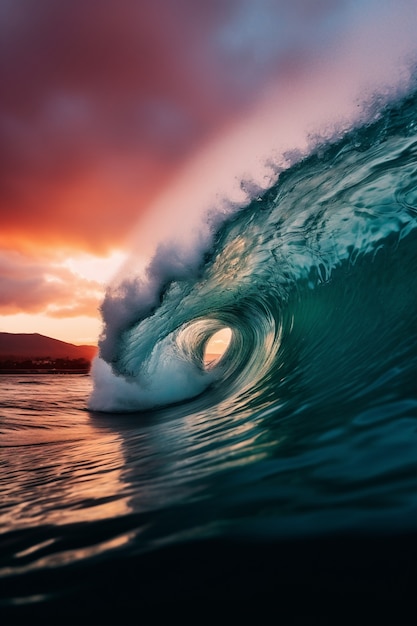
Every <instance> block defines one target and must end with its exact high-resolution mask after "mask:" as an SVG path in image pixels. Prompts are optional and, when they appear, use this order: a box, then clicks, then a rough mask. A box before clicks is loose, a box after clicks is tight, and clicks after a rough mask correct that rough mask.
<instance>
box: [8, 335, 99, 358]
mask: <svg viewBox="0 0 417 626" xmlns="http://www.w3.org/2000/svg"><path fill="white" fill-rule="evenodd" d="M96 353H97V348H96V347H95V346H76V345H74V344H73V343H67V342H66V341H59V339H52V338H51V337H46V336H45V335H39V334H38V333H0V359H2V360H6V359H9V358H14V359H17V360H23V359H36V358H40V359H44V358H47V357H49V358H50V359H87V360H88V361H91V360H92V359H93V357H94V356H95V354H96Z"/></svg>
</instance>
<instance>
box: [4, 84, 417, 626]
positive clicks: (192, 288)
mask: <svg viewBox="0 0 417 626" xmlns="http://www.w3.org/2000/svg"><path fill="white" fill-rule="evenodd" d="M416 105H417V100H416V95H415V94H410V95H408V96H407V98H405V99H403V100H402V101H401V102H397V103H395V104H391V105H389V106H388V105H387V106H386V107H385V108H384V109H382V110H381V111H380V112H379V114H378V116H377V118H376V119H375V118H374V119H373V120H372V121H371V122H368V123H366V124H364V125H363V126H361V127H360V128H357V129H354V130H353V131H351V132H350V133H346V134H344V135H343V136H342V137H341V138H339V139H338V140H337V141H334V142H331V143H329V142H328V143H324V144H320V145H318V146H317V145H316V147H315V148H314V149H313V150H312V152H311V154H310V155H309V156H307V157H305V158H303V159H301V160H298V161H297V162H294V163H293V165H292V166H291V167H289V168H288V169H286V170H285V171H282V172H281V173H280V175H279V177H278V180H277V182H276V183H275V184H274V185H273V186H272V187H271V188H270V189H268V190H267V191H266V192H262V193H260V194H259V195H258V196H256V197H254V198H253V200H252V202H251V203H250V205H249V206H247V207H245V208H242V209H241V210H238V211H236V212H235V213H234V214H233V216H232V217H230V218H229V219H228V220H227V221H225V222H223V224H221V225H218V226H216V229H214V226H213V239H212V245H211V247H210V249H206V250H204V251H201V254H200V255H199V256H198V260H197V261H195V262H194V264H192V265H190V266H189V267H187V268H184V266H183V265H182V266H181V271H179V269H178V267H179V266H178V264H175V262H174V261H175V259H174V260H173V261H172V263H171V262H170V259H169V258H168V259H166V263H165V265H164V267H161V263H160V261H161V259H160V258H158V257H157V258H156V259H154V261H153V265H152V266H151V267H150V270H149V272H148V278H149V279H150V280H152V281H153V282H152V284H153V286H154V287H155V291H154V297H153V298H149V297H147V300H146V302H145V300H144V298H142V294H141V286H142V287H143V283H141V282H140V281H133V282H129V281H126V282H125V283H124V284H123V285H122V286H121V287H120V286H119V287H118V289H116V290H113V291H111V290H110V291H109V293H108V295H107V298H106V300H105V302H104V304H103V317H104V321H105V324H106V326H105V332H104V335H103V337H102V340H101V354H102V360H101V361H99V362H98V363H96V364H95V366H94V372H93V378H90V377H85V376H77V375H74V376H49V377H48V376H36V377H35V378H30V377H27V376H25V377H15V376H2V377H1V378H0V389H1V396H0V398H1V400H0V410H1V416H2V422H1V465H2V474H1V490H2V499H1V509H0V513H1V531H2V538H1V548H2V551H1V569H0V576H1V581H2V586H1V588H2V591H1V597H2V609H3V610H4V611H5V615H6V620H7V621H11V622H16V623H17V622H19V623H27V620H28V618H29V617H30V619H31V621H32V622H33V623H74V622H77V623H83V622H85V623H118V622H119V619H118V617H119V618H120V623H138V622H139V623H140V622H141V621H143V622H144V623H174V622H175V623H180V622H181V623H277V622H278V623H279V622H280V621H282V623H293V621H294V620H295V621H296V620H297V619H300V620H301V621H303V623H305V622H306V621H308V620H309V615H310V613H309V608H308V607H315V615H321V618H322V622H327V623H368V624H370V623H412V619H411V608H412V604H413V601H412V596H413V594H412V588H413V587H414V585H413V580H414V576H415V546H416V541H415V536H416V520H417V489H416V487H417V478H416V477H417V384H416V380H417V299H416V293H417V273H416V267H417V228H416V226H417V106H416ZM213 224H214V222H213ZM167 268H168V269H167ZM148 295H149V294H148ZM223 327H228V328H230V329H231V331H232V340H231V343H230V345H229V348H228V350H227V351H226V353H225V355H224V356H223V358H222V359H221V360H220V361H219V362H218V363H217V364H216V365H214V366H213V367H211V368H206V367H205V366H204V363H203V354H204V349H205V346H206V344H207V342H208V340H209V338H210V336H211V335H212V334H213V333H215V332H216V331H217V330H219V329H221V328H223ZM93 385H94V388H93ZM89 398H90V399H89ZM360 606H361V607H362V608H361V609H359V607H360ZM222 607H223V608H222ZM274 610H276V613H274ZM311 610H313V609H311ZM271 615H274V617H273V618H271ZM309 623H310V622H309Z"/></svg>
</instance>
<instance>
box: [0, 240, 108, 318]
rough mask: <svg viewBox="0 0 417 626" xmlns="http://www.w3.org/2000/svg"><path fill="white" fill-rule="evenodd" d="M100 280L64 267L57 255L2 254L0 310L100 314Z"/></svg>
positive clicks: (71, 314)
mask: <svg viewBox="0 0 417 626" xmlns="http://www.w3.org/2000/svg"><path fill="white" fill-rule="evenodd" d="M103 291H104V287H103V285H102V284H101V283H99V282H96V281H92V280H87V279H85V278H82V277H81V276H79V275H77V274H76V273H74V272H71V271H70V270H69V269H67V268H65V267H62V266H60V265H59V263H58V259H56V260H55V262H54V263H53V262H52V263H51V258H50V257H48V258H46V259H42V258H39V257H38V256H37V258H36V259H34V258H33V257H31V256H28V255H24V254H22V253H19V252H9V253H8V254H7V255H5V254H3V253H2V254H0V314H1V315H14V314H16V313H44V314H46V315H48V316H51V317H61V318H62V317H76V316H80V315H87V316H91V317H97V310H98V306H99V304H100V301H101V299H102V297H103Z"/></svg>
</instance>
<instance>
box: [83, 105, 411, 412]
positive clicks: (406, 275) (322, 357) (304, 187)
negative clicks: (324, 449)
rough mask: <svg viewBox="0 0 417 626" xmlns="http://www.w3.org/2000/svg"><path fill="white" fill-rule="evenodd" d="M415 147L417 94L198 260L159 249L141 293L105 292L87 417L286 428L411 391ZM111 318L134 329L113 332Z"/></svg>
mask: <svg viewBox="0 0 417 626" xmlns="http://www.w3.org/2000/svg"><path fill="white" fill-rule="evenodd" d="M416 133H417V126H416V96H415V94H414V95H411V96H408V97H407V98H405V99H404V100H403V101H402V102H401V103H400V104H398V103H397V104H396V105H391V106H387V107H386V108H385V110H383V111H382V113H380V114H379V115H378V119H377V120H376V121H373V122H372V123H368V124H365V125H364V126H362V127H361V128H358V129H355V130H353V131H351V132H349V133H347V134H346V135H345V136H344V137H343V138H342V139H339V140H338V141H337V142H334V143H328V144H322V145H320V146H319V147H318V148H316V149H315V150H314V151H313V153H312V154H311V155H310V156H309V157H307V158H304V159H303V160H301V161H300V162H298V163H296V164H295V165H293V166H292V167H290V168H289V169H288V170H286V171H284V172H282V173H281V174H280V176H279V179H278V182H277V183H276V184H274V185H273V186H272V187H271V188H270V189H269V190H267V191H266V192H265V193H263V194H262V195H259V196H258V197H255V198H254V199H253V200H252V202H251V203H250V204H249V206H247V207H245V208H243V209H241V210H240V211H238V212H236V213H235V214H234V215H233V216H232V217H231V218H229V219H228V220H227V221H226V222H225V223H223V225H222V226H221V227H220V228H219V229H218V230H217V232H214V238H213V241H212V245H211V250H210V251H209V252H207V251H206V253H205V256H204V258H203V259H202V258H201V257H200V256H198V255H194V257H193V258H192V260H191V261H190V255H189V254H188V256H187V255H184V258H180V253H179V252H178V250H175V249H169V248H168V247H165V248H162V249H161V250H159V251H158V253H157V254H156V255H155V257H154V259H153V261H152V262H151V264H150V266H149V267H148V269H147V280H148V282H147V283H145V282H143V281H140V280H137V279H135V280H130V281H128V280H126V281H125V283H123V284H122V287H120V286H119V287H118V288H117V290H113V291H109V293H108V295H107V298H106V301H105V302H104V304H103V316H104V321H105V323H106V327H105V333H104V335H103V338H102V341H101V356H102V357H104V360H106V361H108V362H109V363H110V364H111V369H110V367H109V366H108V364H107V363H105V362H104V360H99V362H98V363H96V364H95V372H94V375H95V392H94V393H93V396H92V399H91V407H92V408H95V409H98V410H112V411H126V410H128V411H129V410H130V411H136V410H141V409H145V408H148V407H154V406H162V405H167V404H170V403H173V402H180V401H183V400H185V399H188V398H192V397H195V396H197V395H199V394H200V396H199V399H198V405H199V407H200V408H201V409H204V408H208V407H211V406H213V405H218V404H219V403H221V410H222V411H226V412H228V413H233V414H234V415H239V414H240V413H243V414H246V413H247V412H248V410H249V412H253V410H254V408H255V407H256V409H257V410H258V409H259V410H263V409H266V408H267V409H268V410H271V411H275V412H276V413H277V415H280V416H282V415H284V414H285V415H288V414H290V413H291V412H293V411H296V412H297V413H298V414H299V412H300V411H306V410H308V411H315V410H320V411H322V410H325V407H326V410H327V408H329V407H331V406H333V408H335V407H341V406H343V407H344V409H343V410H344V411H346V410H347V406H351V407H352V410H355V409H354V408H353V407H357V404H358V402H359V398H362V399H363V398H364V397H365V396H366V397H368V395H369V400H370V402H371V404H370V406H373V403H374V402H375V401H376V400H377V398H379V396H380V394H381V393H382V392H383V390H384V388H385V383H386V381H387V380H390V381H391V382H392V384H394V381H395V380H397V383H398V385H399V388H401V389H402V388H403V387H404V386H405V387H406V386H407V383H406V381H407V380H408V379H409V377H411V375H412V373H413V371H414V367H415V362H414V360H413V350H414V348H415V344H414V337H415V332H414V323H415V312H416V304H415V301H414V294H415V292H416V290H415V286H416V284H415V283H416V278H415V271H414V268H415V261H416V258H415V256H416V254H415V253H416V249H417V247H416V241H415V240H416V230H415V227H416V211H417V189H416V176H417V168H416V156H417V144H416ZM149 285H151V288H150V287H149ZM115 310H118V311H119V313H120V312H121V313H123V312H125V311H128V314H127V315H125V316H123V315H121V316H120V315H119V316H118V319H117V321H114V317H115V316H114V311H115ZM223 327H229V328H230V329H231V330H232V340H231V343H230V345H229V348H228V350H227V352H226V354H225V355H224V357H223V358H222V359H221V360H220V362H219V363H218V364H217V366H216V367H214V368H211V369H207V368H205V367H204V365H203V355H204V349H205V346H206V344H207V342H208V340H209V338H210V337H211V336H212V335H213V334H214V333H215V332H216V331H217V330H219V329H221V328H223ZM414 353H415V350H414ZM405 364H407V365H405ZM114 374H116V376H114ZM378 381H379V382H378ZM371 397H372V398H373V400H372V401H371V399H370V398H371ZM393 401H395V400H393ZM249 407H250V409H249ZM370 410H371V409H370Z"/></svg>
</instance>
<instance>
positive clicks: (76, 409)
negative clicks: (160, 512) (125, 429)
mask: <svg viewBox="0 0 417 626" xmlns="http://www.w3.org/2000/svg"><path fill="white" fill-rule="evenodd" d="M18 378H19V379H18ZM28 378H29V377H28ZM41 379H42V380H41ZM22 382H23V383H25V382H28V380H26V379H23V380H22V377H5V376H2V377H1V378H0V385H1V390H2V394H1V398H2V400H1V409H2V414H3V416H4V419H3V426H2V431H1V444H0V445H1V448H2V450H1V465H2V481H1V484H2V504H1V513H2V514H1V518H0V519H1V521H0V528H1V530H2V532H7V531H9V530H17V529H22V528H25V527H32V526H40V525H49V524H53V525H64V524H72V523H79V522H87V521H94V520H101V519H106V518H112V517H116V516H121V515H125V514H126V513H128V512H129V511H130V508H129V504H128V499H129V495H128V484H126V483H125V478H124V457H123V453H122V447H121V442H120V436H119V435H118V434H116V433H115V432H114V431H113V430H111V429H110V428H107V427H105V426H103V425H101V426H98V425H97V424H95V423H94V421H93V420H91V419H90V416H89V414H88V413H87V412H86V411H84V410H80V409H82V408H83V407H82V403H83V402H84V401H85V400H84V399H85V397H86V396H87V395H88V392H89V388H90V380H89V378H88V377H82V376H66V377H65V376H53V377H44V376H42V377H39V380H38V381H35V382H38V383H44V384H36V385H31V386H30V392H28V389H27V387H23V385H22ZM19 384H20V387H18V385H19Z"/></svg>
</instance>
